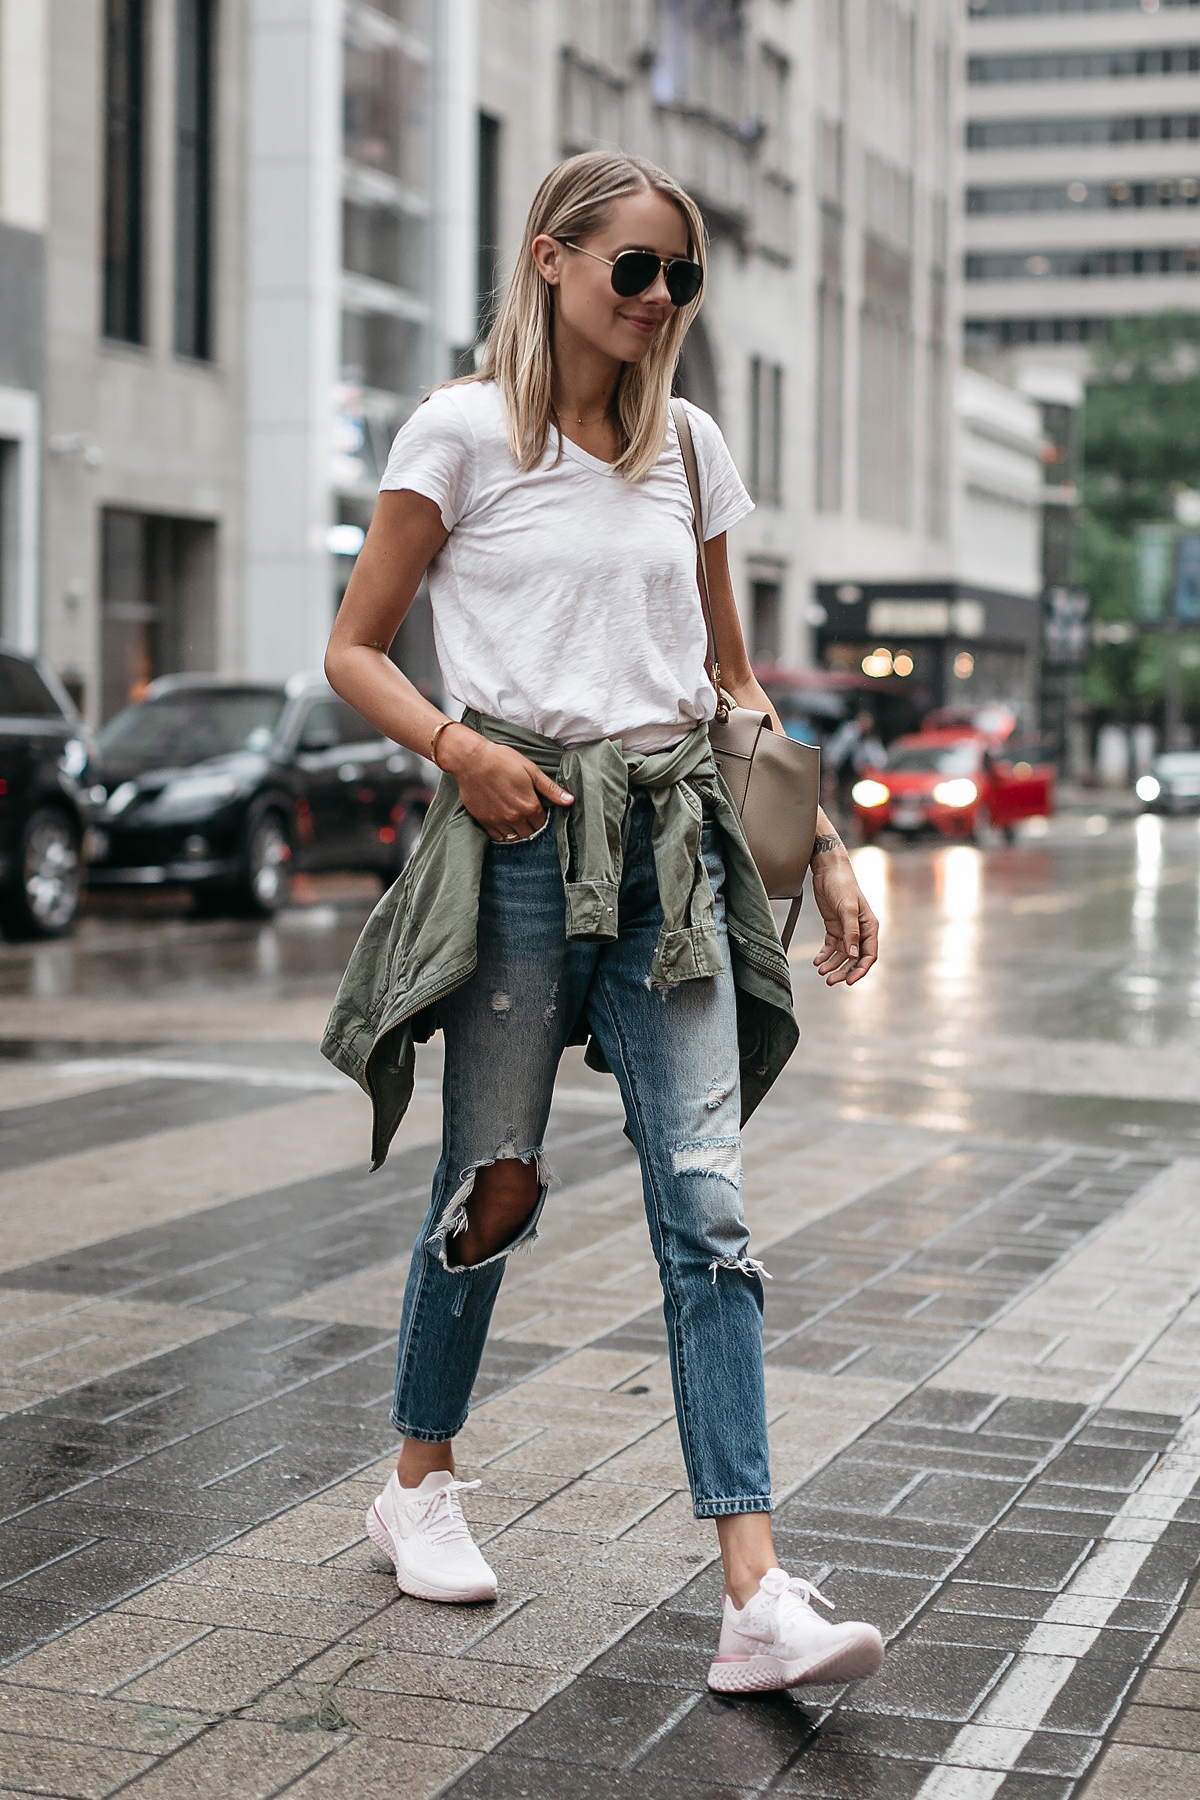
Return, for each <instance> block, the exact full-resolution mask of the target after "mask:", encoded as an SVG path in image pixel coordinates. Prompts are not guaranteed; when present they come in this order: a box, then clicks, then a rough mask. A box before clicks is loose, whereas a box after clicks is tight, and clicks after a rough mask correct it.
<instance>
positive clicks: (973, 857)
mask: <svg viewBox="0 0 1200 1800" xmlns="http://www.w3.org/2000/svg"><path fill="white" fill-rule="evenodd" d="M934 868H935V873H934V880H935V882H936V884H937V895H938V902H939V904H940V906H941V909H942V913H943V915H944V916H945V917H946V918H947V919H973V918H975V916H976V915H977V913H978V912H979V899H980V891H981V878H982V873H983V862H982V858H981V857H980V854H979V852H978V850H975V849H973V848H972V847H971V846H970V845H969V844H955V845H954V847H953V848H952V849H950V850H943V851H941V852H940V853H939V854H938V856H937V857H936V859H935V865H934Z"/></svg>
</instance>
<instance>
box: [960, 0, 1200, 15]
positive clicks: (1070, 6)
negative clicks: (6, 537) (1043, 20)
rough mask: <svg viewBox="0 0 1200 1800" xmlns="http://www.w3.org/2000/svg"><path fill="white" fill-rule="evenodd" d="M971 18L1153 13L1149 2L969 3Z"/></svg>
mask: <svg viewBox="0 0 1200 1800" xmlns="http://www.w3.org/2000/svg"><path fill="white" fill-rule="evenodd" d="M968 4H969V7H970V12H971V17H972V18H975V19H989V18H991V19H995V18H1006V17H1012V16H1014V15H1016V14H1026V13H1087V12H1151V11H1156V10H1157V8H1156V7H1149V6H1147V5H1146V4H1145V0H968ZM1162 4H1163V5H1164V6H1180V7H1182V6H1197V5H1200V0H1162Z"/></svg>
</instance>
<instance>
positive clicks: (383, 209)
mask: <svg viewBox="0 0 1200 1800" xmlns="http://www.w3.org/2000/svg"><path fill="white" fill-rule="evenodd" d="M342 267H343V268H345V269H349V270H350V271H351V273H352V274H355V275H369V276H370V277H371V278H372V280H374V281H386V282H388V283H389V284H390V285H391V286H392V287H399V288H408V289H409V290H411V291H412V292H414V293H420V292H421V291H422V290H423V288H424V285H425V280H426V276H427V273H428V268H429V252H428V231H427V228H426V224H425V221H424V220H423V219H414V218H413V217H412V216H411V215H410V214H408V213H404V212H400V211H399V210H398V209H397V208H396V207H394V206H387V205H385V204H381V203H376V202H371V201H368V200H351V199H347V200H346V201H345V203H344V205H343V207H342Z"/></svg>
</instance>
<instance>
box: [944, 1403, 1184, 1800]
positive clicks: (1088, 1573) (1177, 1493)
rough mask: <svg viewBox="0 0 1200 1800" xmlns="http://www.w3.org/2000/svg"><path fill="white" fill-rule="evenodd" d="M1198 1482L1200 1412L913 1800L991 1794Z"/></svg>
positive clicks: (987, 1799) (974, 1798) (984, 1799)
mask: <svg viewBox="0 0 1200 1800" xmlns="http://www.w3.org/2000/svg"><path fill="white" fill-rule="evenodd" d="M1198 1480H1200V1416H1197V1417H1195V1418H1193V1419H1192V1420H1191V1421H1190V1422H1189V1423H1188V1424H1187V1425H1185V1426H1184V1428H1183V1430H1182V1431H1181V1432H1180V1434H1179V1436H1178V1437H1177V1438H1176V1440H1175V1443H1174V1445H1173V1446H1172V1448H1171V1449H1170V1450H1168V1452H1167V1454H1166V1455H1165V1456H1164V1457H1163V1459H1162V1461H1161V1462H1160V1463H1159V1464H1158V1466H1157V1468H1155V1469H1153V1470H1152V1471H1151V1472H1150V1474H1149V1475H1148V1476H1147V1477H1146V1479H1145V1481H1144V1482H1143V1483H1142V1485H1141V1487H1140V1488H1138V1490H1137V1492H1136V1493H1133V1494H1131V1495H1130V1496H1129V1498H1128V1500H1126V1502H1125V1504H1124V1506H1123V1507H1122V1508H1121V1510H1120V1512H1119V1513H1118V1514H1117V1515H1116V1517H1115V1518H1114V1519H1113V1520H1112V1521H1111V1522H1110V1523H1109V1524H1108V1526H1106V1528H1105V1530H1104V1533H1103V1536H1102V1538H1101V1540H1100V1542H1099V1543H1098V1545H1097V1547H1096V1549H1095V1550H1094V1551H1093V1552H1092V1554H1091V1556H1089V1557H1088V1559H1087V1561H1086V1562H1085V1563H1084V1564H1083V1566H1082V1568H1081V1569H1080V1570H1079V1571H1078V1573H1077V1574H1076V1575H1075V1577H1074V1579H1073V1580H1071V1581H1070V1582H1068V1584H1067V1586H1066V1587H1065V1588H1064V1590H1063V1592H1062V1593H1061V1594H1059V1595H1058V1596H1057V1597H1056V1598H1055V1599H1054V1600H1053V1601H1052V1602H1051V1604H1050V1606H1049V1608H1048V1610H1047V1612H1046V1614H1045V1616H1044V1618H1042V1619H1041V1620H1040V1622H1039V1623H1038V1624H1036V1625H1035V1626H1034V1627H1033V1630H1032V1631H1031V1632H1030V1634H1029V1636H1028V1638H1026V1640H1025V1646H1024V1648H1023V1649H1022V1650H1021V1651H1020V1652H1019V1653H1018V1655H1017V1656H1016V1658H1015V1659H1014V1661H1013V1662H1012V1663H1011V1664H1010V1666H1009V1669H1008V1672H1007V1673H1006V1675H1005V1676H1004V1679H1003V1680H1002V1681H1001V1682H999V1683H998V1685H997V1686H996V1687H995V1688H994V1689H993V1691H992V1693H991V1696H990V1697H989V1699H988V1700H987V1702H986V1704H985V1705H984V1706H983V1708H982V1709H981V1710H980V1712H979V1714H978V1720H979V1722H978V1723H977V1724H971V1725H964V1726H963V1728H962V1730H961V1731H960V1732H959V1733H958V1736H957V1737H956V1738H955V1739H954V1742H953V1743H952V1744H951V1745H950V1748H949V1749H948V1750H947V1751H946V1753H945V1756H944V1759H943V1766H942V1767H941V1768H939V1769H935V1770H934V1772H933V1773H932V1774H931V1775H930V1776H929V1777H928V1778H927V1779H926V1781H925V1782H924V1783H923V1785H922V1786H921V1788H920V1789H919V1791H918V1793H917V1797H916V1800H992V1796H993V1795H994V1794H995V1793H997V1792H998V1790H999V1789H1000V1787H1001V1786H1002V1784H1003V1783H1004V1781H1005V1779H1006V1777H1007V1776H1008V1774H1009V1772H1010V1770H1012V1769H1014V1768H1015V1767H1016V1765H1017V1761H1018V1759H1019V1757H1020V1755H1021V1752H1022V1751H1023V1750H1024V1748H1025V1746H1026V1744H1028V1742H1029V1740H1030V1739H1031V1738H1032V1737H1033V1734H1034V1732H1035V1731H1036V1730H1037V1729H1038V1726H1039V1725H1040V1724H1041V1723H1042V1720H1043V1719H1044V1718H1045V1717H1046V1714H1047V1713H1048V1712H1049V1710H1050V1708H1051V1706H1052V1705H1053V1704H1054V1700H1055V1697H1056V1696H1057V1695H1058V1694H1059V1693H1060V1692H1061V1690H1062V1689H1063V1688H1064V1687H1065V1686H1066V1683H1067V1682H1068V1681H1069V1680H1070V1678H1071V1676H1072V1675H1073V1674H1074V1672H1075V1670H1076V1668H1077V1667H1078V1664H1079V1660H1080V1658H1081V1657H1083V1656H1086V1654H1087V1652H1088V1651H1089V1650H1090V1649H1091V1648H1092V1646H1093V1644H1094V1643H1095V1642H1096V1640H1097V1638H1098V1637H1099V1636H1100V1633H1101V1631H1102V1629H1103V1628H1104V1626H1105V1625H1106V1624H1107V1623H1108V1620H1109V1619H1110V1618H1111V1617H1112V1615H1113V1613H1114V1612H1115V1611H1116V1610H1117V1607H1118V1606H1119V1605H1120V1604H1121V1602H1122V1600H1123V1599H1124V1598H1125V1596H1126V1594H1127V1593H1128V1592H1129V1589H1130V1588H1131V1587H1132V1585H1133V1582H1134V1580H1135V1578H1136V1576H1137V1573H1138V1571H1139V1569H1140V1568H1141V1567H1142V1564H1143V1563H1144V1562H1145V1561H1146V1558H1147V1557H1148V1556H1149V1554H1150V1552H1151V1551H1152V1550H1153V1548H1154V1546H1155V1544H1156V1543H1157V1542H1158V1540H1159V1538H1160V1537H1161V1536H1162V1534H1163V1532H1164V1531H1165V1530H1166V1529H1167V1526H1168V1525H1169V1524H1170V1523H1171V1520H1172V1519H1173V1518H1174V1517H1175V1514H1176V1513H1177V1512H1178V1511H1179V1508H1180V1507H1181V1506H1182V1505H1183V1503H1184V1501H1185V1500H1186V1499H1187V1498H1188V1497H1189V1495H1190V1494H1191V1492H1192V1489H1193V1488H1194V1487H1195V1485H1196V1482H1197V1481H1198Z"/></svg>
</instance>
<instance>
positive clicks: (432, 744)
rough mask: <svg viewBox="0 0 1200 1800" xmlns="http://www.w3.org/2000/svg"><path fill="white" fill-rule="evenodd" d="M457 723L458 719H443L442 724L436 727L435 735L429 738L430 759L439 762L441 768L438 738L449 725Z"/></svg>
mask: <svg viewBox="0 0 1200 1800" xmlns="http://www.w3.org/2000/svg"><path fill="white" fill-rule="evenodd" d="M457 723H458V720H457V719H443V720H442V722H441V724H440V725H438V726H436V727H435V729H434V733H433V736H432V737H431V738H430V740H429V760H430V762H432V763H437V766H438V768H439V769H440V768H441V766H442V765H441V763H440V762H438V759H437V745H438V739H439V738H440V737H441V735H442V733H443V731H445V729H446V727H447V725H457Z"/></svg>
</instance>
